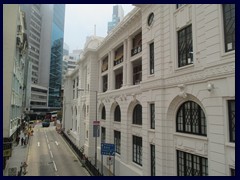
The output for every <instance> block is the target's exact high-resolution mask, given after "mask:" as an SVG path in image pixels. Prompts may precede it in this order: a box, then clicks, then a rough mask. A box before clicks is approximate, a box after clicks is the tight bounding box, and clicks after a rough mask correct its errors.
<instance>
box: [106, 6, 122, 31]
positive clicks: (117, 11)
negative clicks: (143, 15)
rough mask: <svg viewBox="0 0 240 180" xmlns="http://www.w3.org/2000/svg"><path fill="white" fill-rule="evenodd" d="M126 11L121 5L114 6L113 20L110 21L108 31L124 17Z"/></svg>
mask: <svg viewBox="0 0 240 180" xmlns="http://www.w3.org/2000/svg"><path fill="white" fill-rule="evenodd" d="M123 17H124V11H123V8H122V6H121V5H115V6H113V14H112V21H111V22H108V33H109V32H110V31H111V30H112V29H113V28H114V27H115V26H116V25H117V24H118V23H119V22H120V21H121V20H122V19H123Z"/></svg>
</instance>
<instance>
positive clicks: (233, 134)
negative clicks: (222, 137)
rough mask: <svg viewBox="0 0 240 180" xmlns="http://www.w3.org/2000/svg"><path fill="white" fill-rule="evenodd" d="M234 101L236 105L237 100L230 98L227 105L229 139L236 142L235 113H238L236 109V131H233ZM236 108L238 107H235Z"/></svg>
mask: <svg viewBox="0 0 240 180" xmlns="http://www.w3.org/2000/svg"><path fill="white" fill-rule="evenodd" d="M233 102H234V107H235V100H233V99H232V100H228V101H227V106H228V125H229V141H230V142H231V143H235V138H236V135H235V125H236V124H235V115H236V112H235V111H236V109H234V132H233V131H232V128H233V127H232V126H233V122H232V121H233V119H232V117H231V116H232V114H231V104H230V103H233ZM235 108H236V107H235Z"/></svg>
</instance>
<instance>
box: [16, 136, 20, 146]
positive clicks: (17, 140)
mask: <svg viewBox="0 0 240 180" xmlns="http://www.w3.org/2000/svg"><path fill="white" fill-rule="evenodd" d="M19 141H20V137H19V136H17V138H16V142H17V146H18V144H19Z"/></svg>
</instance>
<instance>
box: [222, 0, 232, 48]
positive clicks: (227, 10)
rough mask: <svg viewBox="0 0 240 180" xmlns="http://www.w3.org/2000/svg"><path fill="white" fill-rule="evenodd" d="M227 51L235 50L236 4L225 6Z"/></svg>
mask: <svg viewBox="0 0 240 180" xmlns="http://www.w3.org/2000/svg"><path fill="white" fill-rule="evenodd" d="M223 24H224V40H225V51H226V52H229V51H232V50H235V4H223Z"/></svg>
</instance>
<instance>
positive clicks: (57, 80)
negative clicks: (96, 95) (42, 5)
mask: <svg viewBox="0 0 240 180" xmlns="http://www.w3.org/2000/svg"><path fill="white" fill-rule="evenodd" d="M64 20H65V5H64V4H54V5H53V19H52V31H51V60H50V71H49V74H50V77H49V98H48V106H49V107H60V106H61V99H60V96H61V84H62V60H63V42H64V41H63V38H64Z"/></svg>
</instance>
